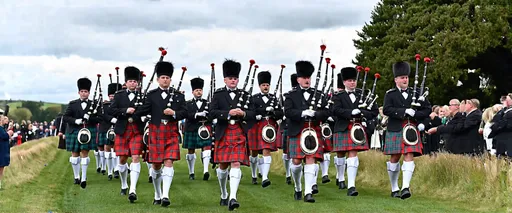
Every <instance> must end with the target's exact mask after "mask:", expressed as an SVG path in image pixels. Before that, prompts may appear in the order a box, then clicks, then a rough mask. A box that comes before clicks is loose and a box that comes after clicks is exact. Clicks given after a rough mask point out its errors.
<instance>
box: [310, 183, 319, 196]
mask: <svg viewBox="0 0 512 213" xmlns="http://www.w3.org/2000/svg"><path fill="white" fill-rule="evenodd" d="M311 193H313V194H314V195H316V194H318V185H316V184H315V185H313V186H312V187H311Z"/></svg>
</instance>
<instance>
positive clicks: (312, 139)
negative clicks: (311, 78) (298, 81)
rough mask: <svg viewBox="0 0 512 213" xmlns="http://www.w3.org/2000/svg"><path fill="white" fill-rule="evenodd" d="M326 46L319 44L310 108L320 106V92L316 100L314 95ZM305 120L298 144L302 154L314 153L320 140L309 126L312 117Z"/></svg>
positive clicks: (315, 94) (314, 108) (313, 108)
mask: <svg viewBox="0 0 512 213" xmlns="http://www.w3.org/2000/svg"><path fill="white" fill-rule="evenodd" d="M326 48H327V46H325V44H322V45H320V50H321V53H320V63H319V65H318V71H317V74H316V81H315V88H314V89H315V91H314V93H313V98H312V99H311V103H310V105H309V109H310V110H316V109H318V108H320V107H321V103H322V102H321V99H322V94H320V98H319V100H317V98H316V96H317V91H318V90H317V89H318V84H319V83H320V75H321V69H322V61H323V58H324V53H325V49H326ZM306 122H307V123H308V127H306V128H304V129H303V130H302V132H301V135H300V140H299V146H300V149H301V150H302V152H304V154H306V155H311V154H314V153H316V151H317V150H318V148H319V147H320V141H319V139H318V137H317V133H316V130H315V129H314V128H313V127H312V126H311V123H312V122H313V118H312V117H309V116H307V117H306Z"/></svg>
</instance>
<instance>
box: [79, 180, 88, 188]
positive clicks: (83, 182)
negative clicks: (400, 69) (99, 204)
mask: <svg viewBox="0 0 512 213" xmlns="http://www.w3.org/2000/svg"><path fill="white" fill-rule="evenodd" d="M86 186H87V181H82V182H81V183H80V187H82V189H85V187H86Z"/></svg>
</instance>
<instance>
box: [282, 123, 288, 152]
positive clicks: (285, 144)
mask: <svg viewBox="0 0 512 213" xmlns="http://www.w3.org/2000/svg"><path fill="white" fill-rule="evenodd" d="M289 140H290V138H289V137H288V129H283V134H282V136H281V143H282V148H281V149H283V153H286V154H288V149H289V147H288V144H289Z"/></svg>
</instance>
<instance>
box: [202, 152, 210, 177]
mask: <svg viewBox="0 0 512 213" xmlns="http://www.w3.org/2000/svg"><path fill="white" fill-rule="evenodd" d="M211 155H212V150H204V151H203V174H204V173H207V172H208V166H209V165H210V158H211Z"/></svg>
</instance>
